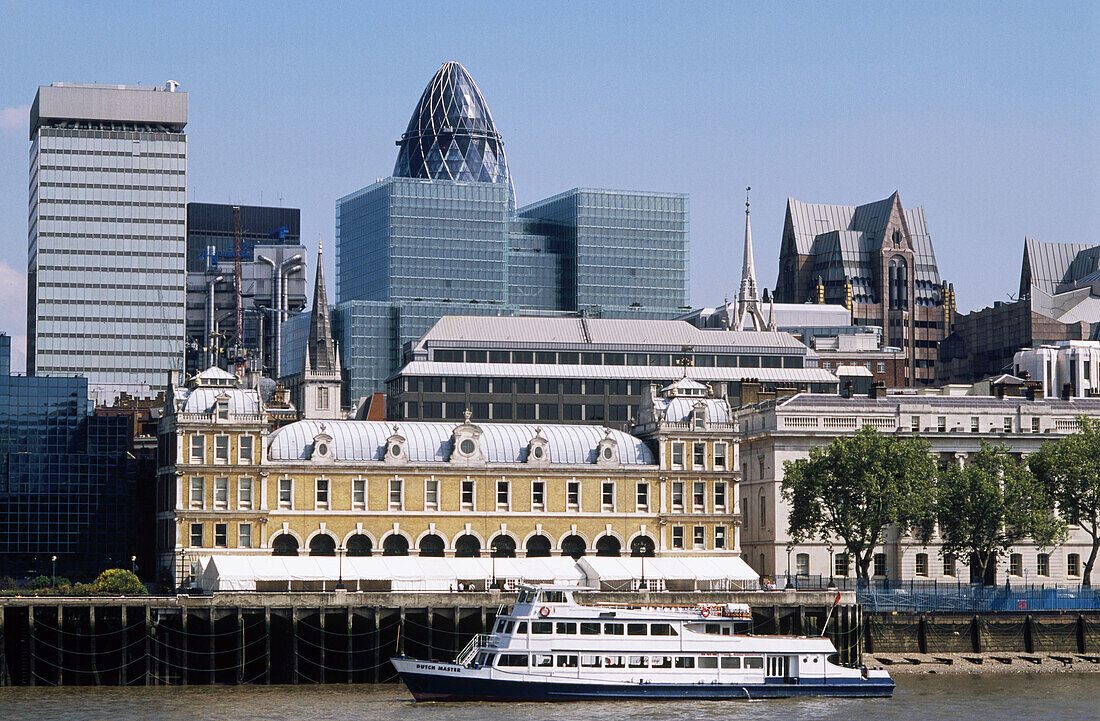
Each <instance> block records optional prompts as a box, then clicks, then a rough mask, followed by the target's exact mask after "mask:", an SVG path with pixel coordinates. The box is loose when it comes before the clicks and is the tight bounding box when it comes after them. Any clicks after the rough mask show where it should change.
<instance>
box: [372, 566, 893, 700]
mask: <svg viewBox="0 0 1100 721" xmlns="http://www.w3.org/2000/svg"><path fill="white" fill-rule="evenodd" d="M578 590H585V589H578V588H577V587H572V586H569V587H565V586H545V585H540V586H522V587H520V590H519V595H518V597H517V599H516V603H515V605H514V606H513V607H512V609H511V610H510V611H509V612H508V613H506V614H502V615H500V616H498V617H497V620H496V623H495V625H494V627H493V631H492V633H488V634H478V635H477V636H475V637H474V638H473V639H472V640H471V641H470V643H469V644H468V645H467V646H466V648H464V649H463V650H462V652H461V653H459V654H458V656H457V657H456V658H455V660H454V662H453V663H443V662H438V661H422V660H416V659H412V658H407V657H404V656H402V657H400V658H394V659H392V662H393V665H394V667H395V668H396V669H397V671H398V673H399V674H400V675H401V680H402V681H404V682H405V685H406V686H408V688H409V691H410V692H412V695H413V697H414V698H415V699H416V700H417V701H473V700H479V701H505V700H521V699H522V700H545V701H576V700H582V699H639V698H645V699H660V698H666V699H686V698H690V699H749V700H752V699H762V698H785V697H790V696H890V695H891V694H892V693H893V690H894V682H893V681H892V680H891V679H890V675H889V674H888V673H887V672H886V671H885V670H883V669H867V668H866V667H859V668H855V667H850V666H842V665H840V664H839V663H838V656H837V653H836V649H835V648H834V647H833V644H832V642H831V641H830V640H829V639H827V638H821V637H806V636H757V635H751V634H746V633H743V632H742V631H743V630H744V628H745V626H746V622H747V621H748V620H749V619H750V616H749V608H748V606H747V605H745V604H699V605H697V606H625V605H612V604H588V605H586V604H580V603H577V602H576V601H575V600H574V596H573V594H574V593H575V592H576V591H578Z"/></svg>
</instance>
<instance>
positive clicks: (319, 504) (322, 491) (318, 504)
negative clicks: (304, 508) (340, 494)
mask: <svg viewBox="0 0 1100 721" xmlns="http://www.w3.org/2000/svg"><path fill="white" fill-rule="evenodd" d="M313 507H314V508H318V509H325V508H328V479H327V478H318V479H317V485H316V487H315V489H314V494H313Z"/></svg>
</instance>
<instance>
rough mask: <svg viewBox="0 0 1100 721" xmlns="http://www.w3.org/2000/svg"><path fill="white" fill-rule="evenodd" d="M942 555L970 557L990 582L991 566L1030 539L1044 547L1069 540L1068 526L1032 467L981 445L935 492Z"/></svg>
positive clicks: (946, 471) (942, 477)
mask: <svg viewBox="0 0 1100 721" xmlns="http://www.w3.org/2000/svg"><path fill="white" fill-rule="evenodd" d="M936 520H937V521H938V522H939V525H940V537H941V545H940V553H942V554H943V555H947V554H952V555H955V556H969V557H970V558H971V559H973V562H976V563H977V568H976V569H975V570H976V575H978V576H979V577H980V578H982V579H984V578H985V573H986V569H987V568H989V565H990V564H991V563H994V564H995V563H996V562H997V559H998V558H999V557H1000V556H1002V555H1003V554H1005V553H1006V552H1007V551H1008V549H1009V548H1010V547H1012V546H1014V545H1016V544H1017V543H1020V542H1021V541H1023V540H1024V539H1026V538H1030V539H1031V540H1032V541H1034V542H1035V543H1036V544H1037V545H1038V546H1039V547H1044V546H1050V545H1054V544H1056V543H1058V542H1060V541H1061V540H1062V539H1063V538H1064V537H1065V529H1066V527H1065V524H1064V523H1063V522H1062V521H1061V520H1060V519H1059V518H1058V517H1057V516H1056V515H1055V513H1054V503H1053V501H1052V500H1051V498H1050V496H1049V495H1048V494H1047V493H1046V492H1045V491H1044V489H1043V485H1042V484H1041V483H1040V482H1039V481H1038V480H1037V479H1036V478H1035V476H1034V474H1032V472H1031V471H1030V470H1029V469H1028V466H1027V463H1025V462H1024V461H1021V460H1018V459H1017V458H1015V457H1013V456H1012V455H1011V454H1010V453H1009V450H1008V448H1007V447H1005V446H994V445H991V444H989V443H987V442H986V441H982V446H981V449H980V450H979V451H978V452H977V453H976V454H974V456H973V457H972V458H971V459H970V463H968V464H967V465H965V466H962V467H960V466H958V465H955V464H952V465H949V466H946V467H944V468H942V469H940V473H939V481H938V484H937V493H936Z"/></svg>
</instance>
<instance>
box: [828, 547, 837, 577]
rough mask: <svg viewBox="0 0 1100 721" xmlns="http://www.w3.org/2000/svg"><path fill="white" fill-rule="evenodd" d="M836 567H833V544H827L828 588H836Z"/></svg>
mask: <svg viewBox="0 0 1100 721" xmlns="http://www.w3.org/2000/svg"><path fill="white" fill-rule="evenodd" d="M835 576H836V566H834V565H833V544H831V543H830V544H829V588H836V579H835V578H834V577H835Z"/></svg>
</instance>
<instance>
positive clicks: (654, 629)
mask: <svg viewBox="0 0 1100 721" xmlns="http://www.w3.org/2000/svg"><path fill="white" fill-rule="evenodd" d="M649 635H651V636H675V635H676V629H674V628H673V627H672V624H669V623H655V624H653V625H652V626H650V628H649Z"/></svg>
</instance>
